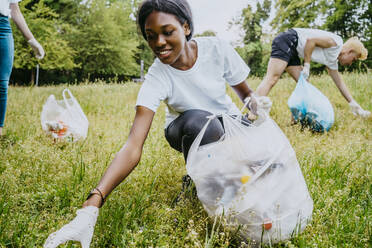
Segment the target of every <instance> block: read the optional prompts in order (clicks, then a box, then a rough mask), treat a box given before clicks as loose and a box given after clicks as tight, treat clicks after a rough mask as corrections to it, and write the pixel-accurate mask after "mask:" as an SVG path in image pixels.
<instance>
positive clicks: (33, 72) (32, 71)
mask: <svg viewBox="0 0 372 248" xmlns="http://www.w3.org/2000/svg"><path fill="white" fill-rule="evenodd" d="M30 84H31V85H34V84H35V70H34V69H31V81H30Z"/></svg>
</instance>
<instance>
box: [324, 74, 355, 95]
mask: <svg viewBox="0 0 372 248" xmlns="http://www.w3.org/2000/svg"><path fill="white" fill-rule="evenodd" d="M327 70H328V73H329V75H330V76H331V78H332V80H333V82H335V84H336V86H337V88H338V89H339V90H340V92H341V94H342V95H343V96H344V97H345V99H346V101H348V102H351V101H352V100H353V97H352V96H351V94H350V91H349V89H348V88H347V86H346V84H345V83H344V81H343V80H342V78H341V75H340V73H339V72H338V71H337V70H331V69H329V68H328V67H327Z"/></svg>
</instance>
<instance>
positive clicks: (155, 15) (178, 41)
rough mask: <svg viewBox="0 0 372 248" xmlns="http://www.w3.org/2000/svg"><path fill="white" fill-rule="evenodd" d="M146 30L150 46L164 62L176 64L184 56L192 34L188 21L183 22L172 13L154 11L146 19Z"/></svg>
mask: <svg viewBox="0 0 372 248" xmlns="http://www.w3.org/2000/svg"><path fill="white" fill-rule="evenodd" d="M145 32H146V37H147V42H148V44H149V46H150V47H151V49H152V51H153V52H154V53H155V55H156V56H157V57H158V58H159V59H160V61H161V62H163V63H164V64H168V65H174V64H176V63H177V61H179V60H180V58H181V57H182V56H184V54H185V46H186V45H187V40H186V36H187V35H189V34H190V29H189V26H188V24H187V23H184V24H181V23H180V22H179V21H178V19H177V18H176V17H175V16H174V15H172V14H168V13H164V12H159V11H153V12H152V13H151V14H150V15H149V16H148V17H147V19H146V22H145Z"/></svg>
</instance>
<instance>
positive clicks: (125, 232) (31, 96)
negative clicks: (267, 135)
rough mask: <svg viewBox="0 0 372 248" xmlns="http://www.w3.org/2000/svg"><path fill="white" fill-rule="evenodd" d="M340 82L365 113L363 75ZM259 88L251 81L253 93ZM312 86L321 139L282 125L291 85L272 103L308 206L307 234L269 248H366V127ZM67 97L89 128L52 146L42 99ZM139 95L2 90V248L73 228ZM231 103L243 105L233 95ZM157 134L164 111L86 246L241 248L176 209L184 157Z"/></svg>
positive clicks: (370, 136)
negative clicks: (83, 135) (327, 123)
mask: <svg viewBox="0 0 372 248" xmlns="http://www.w3.org/2000/svg"><path fill="white" fill-rule="evenodd" d="M343 78H344V80H345V82H346V83H347V85H348V87H349V88H350V90H351V92H352V94H353V96H354V98H355V99H356V100H357V101H358V102H359V103H360V105H361V106H362V107H364V108H366V109H369V110H372V101H371V98H372V75H371V73H369V74H344V75H343ZM259 82H260V80H259V79H250V80H249V83H250V85H251V86H252V88H256V87H257V85H258V83H259ZM312 83H313V84H314V85H316V86H317V87H318V88H319V89H321V90H322V92H323V93H324V94H325V95H326V96H327V97H328V98H329V99H330V101H331V102H332V104H333V107H334V109H335V124H334V126H333V127H332V128H331V130H330V132H328V133H325V134H313V133H311V132H310V131H308V130H304V131H301V127H300V126H298V125H297V126H291V125H290V112H289V109H288V107H287V103H286V102H287V99H288V97H289V95H290V94H291V92H292V90H293V89H294V87H295V83H294V82H293V80H291V79H289V78H283V79H281V80H280V81H279V83H278V85H277V86H276V87H275V88H274V89H273V91H272V92H271V95H270V96H271V99H272V100H273V108H272V111H271V114H272V118H273V119H274V120H275V121H276V122H277V123H278V125H279V126H280V127H281V129H282V130H283V132H284V133H285V134H286V135H287V137H288V139H289V140H290V142H291V144H292V146H293V147H294V150H295V151H296V154H297V159H298V161H299V163H300V166H301V169H302V172H303V174H304V177H305V179H306V182H307V184H308V187H309V191H310V194H311V196H312V198H313V200H314V213H313V221H312V223H311V224H310V225H308V227H307V228H306V229H305V231H304V232H303V233H302V234H301V235H300V236H298V237H297V238H294V239H292V240H290V241H287V242H284V243H282V244H279V245H276V246H275V247H371V246H372V240H371V235H372V227H371V220H372V218H371V217H372V214H371V212H372V210H371V203H372V202H371V198H372V195H371V193H372V192H371V191H372V184H371V178H372V173H371V165H372V118H369V119H362V118H359V117H355V116H353V115H352V114H351V112H350V110H349V106H348V104H347V102H346V101H345V100H344V99H343V97H342V96H341V94H340V93H339V91H338V90H337V88H336V86H335V85H334V84H333V83H332V81H331V79H330V77H328V76H326V75H324V76H320V77H313V78H312ZM65 87H68V88H69V89H70V90H71V91H72V92H73V93H74V95H75V97H76V98H77V99H78V100H79V102H80V104H81V106H82V108H83V109H84V111H85V113H86V115H87V117H88V119H89V121H90V128H89V133H88V138H87V139H86V140H85V141H83V142H79V143H68V142H57V143H54V142H53V141H52V140H51V139H50V138H49V137H47V136H46V135H45V134H44V133H43V131H42V129H41V125H40V113H41V109H42V106H43V104H44V102H45V100H46V99H47V97H48V96H49V95H50V94H55V95H56V96H57V98H59V97H60V95H61V92H62V90H63V89H64V88H65ZM139 87H140V86H139V85H137V84H134V83H126V84H104V83H102V82H97V83H95V84H80V85H78V86H77V85H62V86H58V87H55V86H53V87H52V86H51V87H38V88H35V87H33V88H30V87H10V89H9V102H8V112H7V119H6V127H5V129H4V131H5V136H4V137H3V138H1V140H0V247H40V246H42V244H43V243H44V241H45V239H46V238H47V236H48V235H49V234H50V233H51V232H52V231H56V230H57V229H59V228H60V227H62V226H63V225H64V224H66V223H67V222H69V221H70V220H72V219H73V217H74V216H75V212H76V210H77V209H78V208H80V207H81V204H82V202H83V201H84V199H85V197H86V195H87V193H88V192H89V190H90V189H91V188H92V187H94V186H95V185H96V183H97V182H98V180H99V178H100V177H101V175H102V174H103V172H104V170H105V168H106V167H107V166H108V165H109V164H110V162H111V160H112V159H113V157H114V155H115V153H116V152H117V151H118V150H119V149H120V148H121V146H122V145H123V144H124V143H125V141H126V138H127V135H128V133H129V129H130V126H131V122H132V120H133V117H134V106H135V100H136V94H137V92H138V90H139ZM229 94H230V95H231V96H232V97H233V100H234V101H235V102H236V103H237V104H238V106H239V107H240V106H242V104H241V103H240V102H238V99H237V97H236V96H235V95H234V94H233V93H232V91H231V90H229ZM163 125H164V105H162V106H161V108H160V109H159V111H158V113H157V114H156V115H155V120H154V122H153V125H152V128H151V131H150V134H149V137H148V138H147V141H146V143H145V147H144V153H143V156H142V159H141V162H140V164H139V165H138V166H137V168H136V169H135V170H134V172H133V173H132V174H131V175H130V176H129V177H128V178H127V180H125V181H124V182H123V183H122V184H121V185H120V186H119V187H118V188H116V190H115V191H114V192H113V193H112V194H111V195H110V197H109V198H108V201H107V203H106V204H105V206H104V207H103V208H102V209H101V212H100V216H99V218H98V222H97V225H96V229H95V233H94V237H93V242H92V247H249V246H248V245H246V244H245V243H244V242H241V241H240V240H239V239H238V238H237V236H236V235H234V230H228V229H225V228H224V227H223V226H221V225H217V226H215V227H214V228H213V220H211V219H210V218H208V216H207V214H206V212H205V211H204V210H203V207H202V205H201V204H200V203H199V201H198V200H197V199H193V198H191V197H185V198H184V199H183V200H182V201H181V202H180V203H179V204H177V205H176V206H173V204H172V202H173V200H174V198H175V197H176V196H177V194H178V193H179V192H180V189H181V177H182V175H184V174H186V169H185V165H184V161H183V157H182V155H181V154H180V153H177V152H176V151H174V150H172V149H171V148H170V146H169V145H168V143H167V141H166V140H165V138H164V131H163ZM212 229H213V230H212ZM212 231H213V232H212ZM65 247H79V245H78V244H77V243H71V242H70V243H68V244H67V245H66V246H65Z"/></svg>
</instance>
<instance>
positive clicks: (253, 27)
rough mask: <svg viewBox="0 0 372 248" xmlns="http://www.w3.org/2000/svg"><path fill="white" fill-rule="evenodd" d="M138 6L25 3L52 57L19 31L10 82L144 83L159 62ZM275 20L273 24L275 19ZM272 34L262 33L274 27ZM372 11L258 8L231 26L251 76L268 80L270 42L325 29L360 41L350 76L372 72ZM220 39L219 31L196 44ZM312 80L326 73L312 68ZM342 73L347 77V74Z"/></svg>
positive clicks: (313, 3)
mask: <svg viewBox="0 0 372 248" xmlns="http://www.w3.org/2000/svg"><path fill="white" fill-rule="evenodd" d="M139 2H140V1H139V0H109V1H102V0H84V1H83V0H24V1H21V2H20V3H19V4H20V6H21V9H22V12H23V14H24V16H25V19H26V20H27V23H28V24H29V26H30V29H31V30H32V32H33V33H34V35H35V37H36V38H37V39H38V40H39V42H40V43H41V44H42V45H43V47H44V48H45V50H46V54H47V55H46V57H45V58H44V59H43V60H41V61H37V60H36V59H35V58H34V56H33V54H32V52H31V48H30V47H29V46H28V44H27V42H26V41H24V39H23V37H22V35H21V34H20V33H19V32H18V31H17V29H16V28H15V27H13V30H14V31H15V35H14V37H15V51H16V54H15V63H14V71H13V75H12V79H11V82H15V83H26V84H27V83H29V82H30V81H32V80H33V79H34V71H35V70H34V68H35V67H36V64H37V63H39V64H40V68H41V69H42V77H41V78H40V80H41V83H48V84H50V83H53V82H55V83H61V82H62V83H63V82H75V81H82V80H84V79H85V78H88V79H91V80H94V79H95V78H103V79H107V78H117V79H120V80H123V79H128V78H133V77H139V75H140V61H141V60H144V64H145V69H147V68H148V67H149V66H150V65H151V64H152V62H153V59H154V56H153V54H152V52H151V50H150V49H149V47H148V45H147V44H146V41H144V40H143V38H142V37H141V35H138V30H137V27H136V23H135V16H136V9H137V7H138V4H139ZM273 8H274V9H275V16H274V18H273V19H272V20H269V18H270V11H271V10H272V9H273ZM270 21H271V23H270V26H271V27H272V28H273V31H272V32H270V33H264V32H263V29H262V27H263V25H264V24H265V23H266V24H267V23H268V22H270ZM371 21H372V3H371V2H370V1H368V0H329V1H328V0H327V1H326V0H304V1H290V0H277V1H273V0H257V1H254V2H252V3H250V4H248V5H247V6H246V8H244V9H242V11H241V13H240V15H239V16H238V17H236V18H234V19H233V20H232V25H237V26H238V27H239V28H240V29H241V30H242V31H243V32H244V35H243V37H242V40H241V45H240V46H238V47H237V48H236V49H237V51H238V53H239V54H240V55H241V56H242V58H243V59H244V60H245V62H246V63H247V64H248V65H249V66H250V67H251V69H252V70H251V72H252V74H254V75H256V76H263V75H264V74H265V73H266V66H267V62H268V59H269V57H270V52H271V41H272V39H273V38H274V37H275V35H276V34H278V33H279V32H281V31H284V30H287V29H288V28H292V27H310V28H321V29H324V30H328V31H331V32H335V33H337V34H339V35H341V36H342V37H343V39H344V40H346V39H348V38H350V37H352V36H359V37H360V38H361V40H362V41H363V43H364V44H365V46H366V47H367V49H368V50H369V56H368V59H367V60H366V61H363V62H357V63H354V64H353V66H351V67H348V68H347V70H348V71H352V70H357V71H366V70H368V68H372V58H371V56H372V55H371V53H372V52H371V51H372V38H371V36H372V25H371ZM198 35H201V36H211V35H212V36H213V35H216V33H215V32H214V31H213V30H208V31H205V32H204V33H203V34H196V35H195V36H198ZM312 70H313V73H321V72H323V71H324V66H323V65H320V64H313V65H312ZM340 70H341V71H343V70H346V68H343V67H342V66H340Z"/></svg>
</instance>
